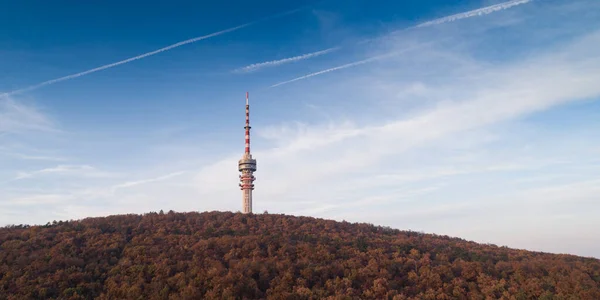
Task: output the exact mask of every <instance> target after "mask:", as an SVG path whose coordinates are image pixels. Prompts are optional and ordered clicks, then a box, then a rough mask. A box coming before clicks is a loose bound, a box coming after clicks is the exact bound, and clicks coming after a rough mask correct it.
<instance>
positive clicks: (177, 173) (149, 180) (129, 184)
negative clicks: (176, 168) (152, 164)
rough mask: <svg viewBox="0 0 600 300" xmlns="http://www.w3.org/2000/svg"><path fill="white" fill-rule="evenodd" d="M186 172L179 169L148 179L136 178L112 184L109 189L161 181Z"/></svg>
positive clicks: (113, 189) (114, 189)
mask: <svg viewBox="0 0 600 300" xmlns="http://www.w3.org/2000/svg"><path fill="white" fill-rule="evenodd" d="M185 173H186V172H184V171H180V172H174V173H170V174H167V175H163V176H159V177H156V178H150V179H142V180H136V181H127V182H124V183H120V184H117V185H114V186H112V187H111V191H112V192H114V191H116V190H118V189H123V188H129V187H133V186H137V185H142V184H147V183H152V182H157V181H163V180H167V179H171V178H173V177H176V176H180V175H183V174H185Z"/></svg>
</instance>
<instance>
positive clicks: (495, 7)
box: [412, 0, 533, 28]
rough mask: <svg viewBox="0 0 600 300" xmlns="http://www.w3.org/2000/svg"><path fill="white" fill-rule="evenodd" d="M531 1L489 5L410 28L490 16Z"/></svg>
mask: <svg viewBox="0 0 600 300" xmlns="http://www.w3.org/2000/svg"><path fill="white" fill-rule="evenodd" d="M531 1H533V0H512V1H507V2H502V3H498V4H494V5H491V6H487V7H483V8H479V9H475V10H471V11H467V12H463V13H458V14H455V15H451V16H447V17H443V18H439V19H435V20H433V21H429V22H425V23H421V24H419V25H416V26H414V27H412V28H421V27H427V26H432V25H438V24H444V23H448V22H454V21H457V20H461V19H466V18H471V17H477V16H483V15H488V14H491V13H493V12H497V11H500V10H505V9H509V8H511V7H513V6H517V5H521V4H526V3H529V2H531Z"/></svg>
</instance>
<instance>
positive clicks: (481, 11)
mask: <svg viewBox="0 0 600 300" xmlns="http://www.w3.org/2000/svg"><path fill="white" fill-rule="evenodd" d="M532 1H534V0H511V1H507V2H502V3H498V4H494V5H491V6H486V7H482V8H478V9H475V10H470V11H466V12H462V13H458V14H454V15H451V16H447V17H442V18H439V19H435V20H431V21H428V22H424V23H421V24H417V25H415V26H411V27H408V28H404V29H400V30H396V31H393V32H391V33H388V34H386V35H384V36H383V37H379V38H373V39H366V40H362V41H360V42H357V44H363V43H367V42H372V41H375V40H378V39H381V38H384V37H388V36H390V35H393V34H397V33H399V32H403V31H407V30H412V29H417V28H422V27H428V26H433V25H439V24H444V23H449V22H454V21H457V20H461V19H466V18H471V17H476V16H482V15H488V14H491V13H494V12H497V11H500V10H505V9H509V8H511V7H513V6H517V5H522V4H526V3H529V2H532ZM341 48H342V47H341V46H340V47H335V48H334V49H335V50H339V49H341ZM330 49H332V48H330ZM327 50H329V49H325V50H320V51H316V52H311V53H307V54H303V55H299V56H294V57H291V58H284V59H280V60H275V61H270V62H264V63H257V64H253V65H249V66H246V67H243V68H239V69H236V70H238V71H237V72H235V73H245V72H243V71H242V72H240V71H241V70H244V69H246V68H250V69H252V71H256V70H258V69H260V68H262V67H263V65H264V66H267V65H269V66H278V65H282V64H285V63H288V62H292V61H300V60H304V59H308V58H311V57H314V56H318V55H323V54H327V53H329V52H332V51H327ZM254 66H257V67H254Z"/></svg>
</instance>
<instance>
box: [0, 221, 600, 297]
mask: <svg viewBox="0 0 600 300" xmlns="http://www.w3.org/2000/svg"><path fill="white" fill-rule="evenodd" d="M557 242H560V241H557ZM334 296H335V297H334ZM340 296H343V297H340ZM328 297H329V299H600V261H598V260H596V259H591V258H582V257H576V256H571V255H555V254H544V253H536V252H529V251H523V250H513V249H509V248H506V247H497V246H494V245H482V244H477V243H474V242H468V241H465V240H462V239H458V238H450V237H447V236H437V235H430V234H422V233H418V232H410V231H409V232H407V231H399V230H393V229H390V228H385V227H376V226H373V225H370V224H351V223H347V222H335V221H328V220H322V219H315V218H308V217H292V216H285V215H271V214H254V215H252V214H250V215H242V214H234V213H227V212H209V213H174V212H169V213H162V211H161V212H160V213H148V214H144V215H120V216H110V217H105V218H88V219H84V220H79V221H69V222H53V223H52V224H50V223H49V224H47V225H45V226H31V227H29V226H11V227H6V228H2V229H0V299H40V298H42V299H53V298H54V299H92V298H97V299H261V298H262V299H264V298H268V299H327V298H328Z"/></svg>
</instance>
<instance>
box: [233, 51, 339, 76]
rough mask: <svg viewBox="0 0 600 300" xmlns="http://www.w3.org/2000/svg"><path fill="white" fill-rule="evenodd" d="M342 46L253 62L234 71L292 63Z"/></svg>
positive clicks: (244, 71) (254, 69)
mask: <svg viewBox="0 0 600 300" xmlns="http://www.w3.org/2000/svg"><path fill="white" fill-rule="evenodd" d="M340 48H341V47H333V48H329V49H325V50H321V51H317V52H311V53H308V54H303V55H298V56H294V57H289V58H284V59H280V60H272V61H267V62H263V63H256V64H251V65H248V66H245V67H242V68H239V69H235V70H233V73H249V72H253V71H256V70H258V69H262V68H265V67H274V66H279V65H283V64H286V63H290V62H295V61H299V60H304V59H308V58H311V57H315V56H319V55H323V54H327V53H329V52H333V51H336V50H338V49H340Z"/></svg>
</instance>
